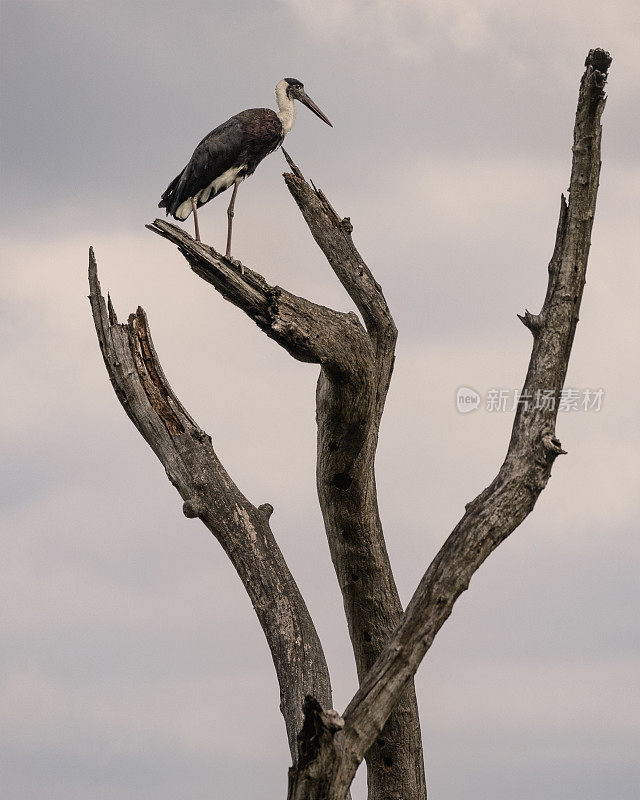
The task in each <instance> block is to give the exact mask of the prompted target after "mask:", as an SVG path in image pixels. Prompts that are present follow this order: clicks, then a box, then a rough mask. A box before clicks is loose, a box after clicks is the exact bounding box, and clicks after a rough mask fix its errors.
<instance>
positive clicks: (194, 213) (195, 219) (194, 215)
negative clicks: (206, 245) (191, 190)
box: [191, 197, 200, 242]
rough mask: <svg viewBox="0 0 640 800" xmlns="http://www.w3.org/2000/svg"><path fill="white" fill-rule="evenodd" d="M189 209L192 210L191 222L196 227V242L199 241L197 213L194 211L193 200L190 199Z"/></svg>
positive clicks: (194, 203)
mask: <svg viewBox="0 0 640 800" xmlns="http://www.w3.org/2000/svg"><path fill="white" fill-rule="evenodd" d="M191 208H192V209H193V222H194V224H195V226H196V242H199V241H200V228H199V227H198V212H197V211H196V201H195V198H193V197H192V198H191Z"/></svg>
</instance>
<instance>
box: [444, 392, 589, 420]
mask: <svg viewBox="0 0 640 800" xmlns="http://www.w3.org/2000/svg"><path fill="white" fill-rule="evenodd" d="M603 402H604V389H573V388H571V389H562V391H561V392H560V393H559V394H558V393H557V392H555V391H554V390H553V389H537V390H536V391H535V392H522V391H520V390H519V389H488V390H487V391H486V392H485V393H484V395H482V394H481V393H480V392H477V391H476V390H475V389H472V388H471V387H470V386H460V387H459V388H458V389H457V390H456V408H457V409H458V411H459V412H460V413H461V414H468V413H469V412H471V411H475V410H476V409H478V408H481V407H482V408H483V409H484V410H485V411H488V412H489V413H492V414H493V413H497V412H501V411H506V412H509V411H512V412H513V411H517V409H518V408H519V407H520V406H522V407H523V408H524V409H525V410H528V409H530V408H533V409H537V410H546V411H555V410H557V411H562V412H566V411H596V412H597V411H601V410H602V405H603Z"/></svg>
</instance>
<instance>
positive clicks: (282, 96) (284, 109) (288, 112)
mask: <svg viewBox="0 0 640 800" xmlns="http://www.w3.org/2000/svg"><path fill="white" fill-rule="evenodd" d="M287 86H288V83H287V82H286V81H280V83H279V84H278V85H277V86H276V101H277V103H278V117H279V118H280V122H281V123H282V132H283V133H284V135H285V136H286V135H287V134H288V133H289V131H290V130H291V128H293V123H294V122H295V119H296V107H295V105H294V103H293V100H292V98H291V97H289V96H288V95H287Z"/></svg>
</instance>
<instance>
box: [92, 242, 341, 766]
mask: <svg viewBox="0 0 640 800" xmlns="http://www.w3.org/2000/svg"><path fill="white" fill-rule="evenodd" d="M89 285H90V290H91V292H90V300H91V309H92V312H93V319H94V322H95V326H96V333H97V335H98V341H99V342H100V349H101V350H102V355H103V357H104V363H105V366H106V368H107V372H108V374H109V377H110V379H111V383H112V385H113V388H114V390H115V392H116V395H117V397H118V400H119V401H120V402H121V404H122V407H123V408H124V410H125V411H126V412H127V414H128V416H129V418H130V419H131V421H132V422H133V424H134V425H135V426H136V428H137V429H138V430H139V431H140V433H141V434H142V436H143V437H144V439H145V440H146V441H147V443H148V444H149V445H150V447H151V449H152V450H153V451H154V453H155V454H156V456H157V457H158V459H159V460H160V462H161V463H162V466H163V467H164V468H165V470H166V473H167V477H168V478H169V480H170V481H171V483H173V485H174V486H175V487H176V489H177V490H178V492H179V493H180V496H181V497H182V499H183V501H184V505H183V511H184V514H185V516H187V517H189V518H195V517H199V518H200V519H201V520H202V522H204V524H205V525H206V526H207V528H209V530H210V531H211V532H212V533H213V535H214V536H215V537H216V539H217V540H218V541H219V542H220V544H221V545H222V547H223V548H224V551H225V553H226V554H227V555H228V556H229V558H230V560H231V562H232V564H233V566H234V567H235V569H236V571H237V573H238V575H239V576H240V579H241V580H242V582H243V584H244V586H245V589H246V590H247V593H248V595H249V597H250V598H251V602H252V604H253V607H254V609H255V611H256V614H257V616H258V619H259V621H260V625H261V626H262V630H263V631H264V634H265V637H266V639H267V642H268V645H269V648H270V650H271V656H272V658H273V663H274V665H275V669H276V674H277V677H278V683H279V686H280V709H281V711H282V714H283V716H284V720H285V725H286V730H287V738H288V741H289V748H290V751H291V753H292V758H293V760H294V763H295V761H296V758H297V735H298V733H299V731H300V728H301V727H302V721H303V717H302V706H303V700H304V698H305V696H306V695H309V694H311V695H313V696H314V697H317V698H318V700H319V701H320V702H321V703H322V704H323V705H324V706H325V707H327V708H330V707H331V686H330V682H329V672H328V670H327V665H326V662H325V658H324V654H323V651H322V646H321V644H320V640H319V639H318V635H317V633H316V630H315V627H314V625H313V622H312V620H311V617H310V615H309V612H308V610H307V607H306V605H305V603H304V600H303V599H302V596H301V595H300V592H299V590H298V587H297V586H296V583H295V581H294V579H293V577H292V575H291V573H290V572H289V569H288V567H287V564H286V562H285V560H284V558H283V556H282V553H281V552H280V548H279V547H278V545H277V543H276V540H275V538H274V536H273V533H272V532H271V528H270V525H269V517H270V515H271V512H272V511H273V508H272V507H271V506H270V505H268V504H264V505H261V506H259V507H257V508H256V506H254V505H253V504H252V503H250V502H249V500H247V498H246V497H245V496H244V495H243V494H242V492H241V491H240V490H239V489H238V487H237V486H236V485H235V483H234V482H233V481H232V479H231V478H230V476H229V474H228V473H227V472H226V470H225V469H224V467H223V466H222V464H221V463H220V461H219V460H218V458H217V456H216V454H215V452H214V450H213V446H212V442H211V437H210V436H209V435H208V434H206V433H205V432H204V431H203V430H202V429H201V428H200V427H199V426H198V425H197V423H196V422H195V421H194V420H193V418H192V417H191V416H190V415H189V413H188V412H187V410H186V409H185V408H184V406H183V405H182V404H181V403H180V401H179V400H178V398H177V397H176V395H175V394H174V392H173V390H172V389H171V387H170V386H169V383H168V381H167V379H166V377H165V376H164V372H163V371H162V367H161V366H160V362H159V360H158V356H157V354H156V352H155V349H154V347H153V343H152V341H151V334H150V331H149V325H148V322H147V318H146V315H145V313H144V311H143V310H142V309H141V308H138V310H137V311H136V313H135V314H131V316H130V317H129V320H128V322H127V323H126V324H119V323H118V320H117V318H116V314H115V311H114V310H113V306H112V305H111V300H110V299H109V303H108V308H107V304H106V303H105V300H104V297H103V296H102V293H101V290H100V283H99V281H98V273H97V264H96V260H95V257H94V254H93V250H90V252H89ZM320 697H322V698H323V700H320Z"/></svg>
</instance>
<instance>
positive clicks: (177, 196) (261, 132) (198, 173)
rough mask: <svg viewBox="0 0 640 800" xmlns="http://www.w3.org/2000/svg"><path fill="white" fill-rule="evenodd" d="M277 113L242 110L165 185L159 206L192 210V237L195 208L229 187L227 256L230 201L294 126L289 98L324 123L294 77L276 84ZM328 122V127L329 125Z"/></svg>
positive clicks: (182, 213) (182, 214) (177, 214)
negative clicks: (301, 104)
mask: <svg viewBox="0 0 640 800" xmlns="http://www.w3.org/2000/svg"><path fill="white" fill-rule="evenodd" d="M276 100H277V103H278V113H277V114H276V112H275V111H272V110H271V109H270V108H250V109H248V110H247V111H241V112H240V113H239V114H236V115H235V116H234V117H231V119H229V120H227V121H226V122H223V124H222V125H219V126H218V127H217V128H215V130H213V131H211V133H209V134H207V136H205V137H204V139H203V140H202V141H201V142H200V144H199V145H198V146H197V147H196V149H195V150H194V151H193V155H192V156H191V160H190V161H189V163H188V164H187V166H186V167H185V168H184V169H183V170H182V172H181V173H180V174H179V175H178V176H177V177H175V178H174V179H173V180H172V181H171V183H170V184H169V186H168V187H167V188H166V190H165V192H164V194H163V195H162V199H161V200H160V202H159V203H158V206H159V208H166V209H167V214H171V216H172V217H174V219H179V220H185V219H187V217H188V216H189V215H190V214H191V212H192V211H193V221H194V223H195V229H196V240H197V241H200V230H199V228H198V215H197V211H196V209H198V208H199V207H200V206H203V205H204V204H205V203H208V202H209V200H211V199H213V198H214V197H215V196H216V195H218V194H220V193H221V192H224V190H225V189H228V188H229V187H230V186H233V193H232V195H231V202H230V203H229V208H228V209H227V218H228V222H227V253H226V257H227V258H231V228H232V221H233V206H234V204H235V201H236V193H237V191H238V186H239V185H240V183H242V181H243V180H244V179H245V178H246V177H247V176H248V175H252V174H253V173H254V172H255V170H256V167H257V166H258V164H259V163H260V162H261V161H262V159H263V158H264V157H265V156H268V155H269V153H272V152H273V151H274V150H275V149H276V148H278V147H280V145H281V144H282V142H283V141H284V137H285V136H286V135H287V134H288V133H289V131H290V130H291V128H292V127H293V123H294V120H295V116H296V111H295V106H294V102H293V101H294V100H299V101H300V102H301V103H303V104H304V105H305V106H307V108H309V109H311V111H313V113H314V114H316V115H317V116H318V117H320V119H321V120H322V121H323V122H326V123H327V125H331V123H330V122H329V120H328V119H327V117H326V116H325V115H324V114H323V113H322V111H320V109H319V108H318V106H317V105H316V104H315V103H314V102H313V100H311V98H310V97H309V96H308V95H307V93H306V92H305V90H304V86H303V85H302V83H301V82H300V81H299V80H297V78H283V79H282V80H281V81H280V82H279V83H278V85H277V86H276ZM331 127H333V126H331Z"/></svg>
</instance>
